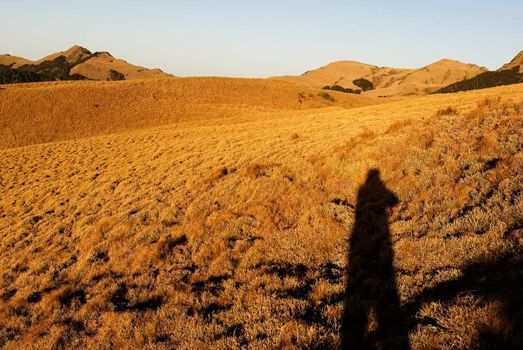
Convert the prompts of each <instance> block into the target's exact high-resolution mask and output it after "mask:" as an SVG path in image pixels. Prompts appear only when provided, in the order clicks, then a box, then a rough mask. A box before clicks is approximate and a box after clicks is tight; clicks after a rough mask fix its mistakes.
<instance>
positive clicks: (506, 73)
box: [436, 51, 523, 93]
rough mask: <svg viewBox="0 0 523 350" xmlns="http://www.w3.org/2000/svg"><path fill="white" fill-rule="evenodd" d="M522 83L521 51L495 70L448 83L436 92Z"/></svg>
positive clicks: (522, 61) (522, 62) (522, 56)
mask: <svg viewBox="0 0 523 350" xmlns="http://www.w3.org/2000/svg"><path fill="white" fill-rule="evenodd" d="M518 83H523V51H521V52H520V53H519V54H517V55H516V57H514V58H513V59H512V61H510V62H509V63H506V64H504V65H503V66H502V67H501V68H499V69H498V70H496V71H487V72H483V73H481V74H479V75H477V76H475V77H472V78H470V79H464V80H462V81H459V82H456V83H454V84H450V85H449V86H446V87H444V88H442V89H439V90H438V91H436V93H452V92H458V91H468V90H478V89H486V88H490V87H495V86H502V85H511V84H518Z"/></svg>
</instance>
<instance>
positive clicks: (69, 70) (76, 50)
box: [0, 45, 172, 84]
mask: <svg viewBox="0 0 523 350" xmlns="http://www.w3.org/2000/svg"><path fill="white" fill-rule="evenodd" d="M167 77H172V75H170V74H167V73H165V72H163V71H162V70H160V69H148V68H145V67H142V66H136V65H133V64H130V63H128V62H126V61H124V60H122V59H118V58H115V57H113V56H112V55H111V54H110V53H109V52H107V51H100V52H94V53H93V52H91V51H90V50H88V49H86V48H84V47H82V46H79V45H74V46H72V47H71V48H69V49H67V50H65V51H59V52H55V53H52V54H50V55H48V56H45V57H43V58H41V59H39V60H36V61H31V60H28V59H25V58H23V57H18V56H12V55H9V54H4V55H0V83H3V84H9V83H26V82H38V81H53V80H129V79H148V78H167Z"/></svg>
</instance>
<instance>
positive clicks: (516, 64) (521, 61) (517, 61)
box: [498, 51, 523, 74]
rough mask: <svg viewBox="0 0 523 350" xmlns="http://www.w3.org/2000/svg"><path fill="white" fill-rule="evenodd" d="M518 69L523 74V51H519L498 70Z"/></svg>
mask: <svg viewBox="0 0 523 350" xmlns="http://www.w3.org/2000/svg"><path fill="white" fill-rule="evenodd" d="M514 69H515V70H517V71H518V72H519V73H522V74H523V51H521V52H520V53H518V54H517V55H516V57H514V58H513V59H512V60H511V61H510V62H509V63H506V64H504V65H503V66H501V68H499V69H498V71H503V70H514Z"/></svg>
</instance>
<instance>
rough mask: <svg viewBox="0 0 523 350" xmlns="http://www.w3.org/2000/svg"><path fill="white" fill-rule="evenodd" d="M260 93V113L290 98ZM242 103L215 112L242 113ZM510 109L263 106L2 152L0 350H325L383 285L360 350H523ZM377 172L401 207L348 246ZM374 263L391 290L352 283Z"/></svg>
mask: <svg viewBox="0 0 523 350" xmlns="http://www.w3.org/2000/svg"><path fill="white" fill-rule="evenodd" d="M181 82H182V84H186V86H185V87H187V88H188V87H190V86H191V85H192V84H196V82H195V81H193V80H181ZM205 82H206V83H209V80H205ZM234 82H236V81H233V83H234ZM226 83H227V84H230V82H226V81H223V80H218V81H216V82H215V84H211V86H213V91H216V94H218V93H219V92H220V91H221V90H222V89H221V88H222V84H226ZM94 84H95V83H93V82H89V83H74V85H75V89H70V90H69V93H70V94H71V95H70V96H69V95H65V94H64V95H63V97H67V99H66V100H67V101H69V102H68V103H69V108H71V109H73V110H76V111H80V110H81V108H87V107H86V105H84V103H85V102H83V94H77V92H76V89H78V90H79V92H88V93H92V92H90V90H89V89H90V85H92V86H99V87H100V89H101V90H102V91H103V92H104V93H108V91H107V90H105V89H104V88H103V86H104V85H107V86H112V87H113V88H114V87H115V86H116V85H114V84H116V83H111V84H109V83H96V84H98V85H94ZM119 84H121V86H132V87H133V88H136V87H137V86H136V85H135V84H131V83H129V82H123V83H119ZM242 84H243V86H245V82H242ZM252 84H254V85H255V86H256V87H260V85H259V84H258V83H256V82H254V81H253V82H252ZM65 85H68V84H63V83H60V84H57V85H55V84H49V87H47V86H44V85H43V86H41V87H38V86H37V87H36V88H35V87H28V88H25V87H23V88H22V87H19V88H17V89H18V90H19V91H11V92H10V93H20V91H21V90H23V89H26V90H27V93H30V94H34V96H37V94H38V93H41V92H39V91H38V88H39V89H41V90H42V91H43V92H44V93H42V95H44V96H46V97H48V96H49V95H45V94H46V93H47V92H46V91H47V89H50V90H51V91H53V90H52V89H53V88H54V89H62V88H63V87H64V86H65ZM76 85H77V86H76ZM271 85H272V83H270V82H267V85H265V86H267V87H270V86H271ZM118 86H120V85H118ZM201 86H202V85H197V87H198V88H201ZM185 87H184V89H180V90H175V91H174V92H173V91H171V90H166V91H165V92H166V94H170V95H174V96H177V97H178V96H180V98H184V97H183V96H184V95H183V93H182V92H181V91H182V90H185ZM262 87H263V85H262ZM250 89H254V87H250V88H249V90H250ZM289 89H290V88H289ZM7 90H10V88H8V89H6V90H5V91H0V96H1V94H4V93H6V92H7V93H9V91H7ZM115 90H116V91H117V92H118V93H117V94H115V95H114V96H113V98H114V97H115V96H117V95H118V94H122V95H126V94H127V93H129V92H130V90H118V89H115ZM249 90H248V91H249ZM266 90H267V91H269V92H268V94H269V95H262V94H260V95H256V96H259V99H260V100H262V99H265V101H266V102H265V103H266V104H267V105H271V106H278V105H280V103H281V104H282V105H283V104H287V103H288V102H286V101H285V100H284V101H278V100H277V99H275V100H271V98H270V96H273V95H271V93H270V91H272V90H271V89H266ZM227 91H229V90H227ZM237 91H238V90H234V89H232V90H230V92H229V94H228V95H227V97H226V98H225V99H224V100H223V101H224V102H226V103H230V102H234V103H243V102H245V101H246V100H245V97H243V96H245V93H244V92H243V91H242V92H241V93H240V92H237ZM293 94H294V92H293ZM522 95H523V85H514V86H509V87H501V88H495V89H490V90H482V91H477V92H469V93H462V94H454V95H431V96H426V97H420V98H412V99H406V100H403V101H397V102H393V103H388V104H381V105H375V106H367V107H361V108H353V109H341V108H327V109H325V108H324V109H307V110H295V111H290V110H286V109H281V110H274V109H273V110H272V111H271V112H270V113H267V114H264V113H261V114H254V113H253V114H249V113H248V114H247V115H246V116H245V117H244V118H242V117H240V116H238V117H237V118H231V119H229V120H228V121H227V122H224V121H225V119H219V118H218V119H212V118H209V119H206V120H204V121H201V120H200V121H198V120H196V121H190V119H189V120H188V121H187V120H186V119H183V120H184V122H181V123H174V124H169V125H164V126H161V127H154V128H147V129H140V130H127V131H125V132H119V133H114V134H111V135H101V136H96V137H90V138H83V139H75V140H69V141H63V142H56V143H47V144H39V145H30V146H27V147H21V148H13V149H5V150H0V164H1V166H0V186H1V189H2V196H1V197H0V314H1V315H2V317H1V318H0V347H4V348H5V349H20V348H28V347H34V348H65V349H77V348H89V349H102V348H128V349H143V348H151V349H170V348H177V349H195V348H202V349H246V348H247V349H267V348H287V349H293V348H294V349H295V348H299V349H314V348H315V349H338V348H339V347H340V345H341V344H342V341H343V339H344V333H343V329H344V328H343V327H344V326H343V325H345V324H346V323H347V319H348V317H347V310H352V309H353V308H358V307H359V308H363V309H365V308H368V307H369V306H372V305H373V304H372V300H373V298H380V293H382V292H383V291H387V290H389V289H395V290H396V292H397V300H396V302H395V303H392V302H387V303H383V304H378V305H377V306H376V304H374V310H375V312H369V313H368V321H369V326H368V331H367V332H365V339H366V341H367V342H368V343H369V346H370V345H375V344H380V345H381V346H382V348H390V349H394V348H397V345H398V344H399V342H400V341H401V339H400V338H401V337H402V336H403V335H405V334H406V335H408V338H409V340H410V345H411V348H412V349H435V348H439V349H458V350H459V349H463V350H464V349H472V348H479V349H489V348H495V347H499V348H503V349H519V348H521V346H522V345H523V335H522V332H521V329H522V328H521V324H522V321H523V320H522V315H523V310H522V306H521V305H522V304H521V302H520V299H521V293H522V292H523V286H522V282H521V281H522V280H523V276H522V271H523V269H522V268H521V266H522V263H523V260H522V254H523V231H522V228H523V217H522V215H521V213H522V212H523V153H522V149H521V144H522V136H521V132H520V130H521V129H522V128H523V101H521V96H522ZM88 96H89V95H88ZM126 96H127V98H128V100H127V102H128V103H129V104H131V105H132V107H130V108H129V109H128V111H132V110H133V108H134V107H136V106H137V105H134V104H133V101H134V99H135V98H136V96H133V95H130V96H128V95H126ZM196 96H200V95H196ZM209 96H210V97H202V101H207V99H210V98H212V97H213V96H217V95H212V94H209ZM73 97H74V98H73ZM190 97H191V98H193V99H194V98H196V97H195V95H191V96H190ZM267 97H269V99H267ZM355 97H358V96H355ZM0 98H1V97H0ZM123 101H124V100H122V102H121V103H122V104H123ZM87 103H97V102H96V101H94V100H93V101H90V100H89V99H88V102H87ZM75 104H78V106H80V107H81V108H79V107H74V105H75ZM0 105H1V104H0ZM151 106H152V105H151ZM27 108H31V106H29V107H27ZM39 111H40V112H44V111H48V112H52V111H53V107H52V105H49V106H47V105H46V108H45V109H40V110H39ZM238 112H239V111H238ZM0 115H2V114H0ZM68 118H70V119H74V118H75V114H74V113H72V114H67V115H62V117H61V119H59V121H60V122H61V121H64V122H65V123H67V120H68ZM85 120H86V121H87V120H88V119H85ZM102 120H103V116H100V117H98V119H93V120H91V122H92V123H98V122H100V121H102ZM55 122H57V121H55ZM26 127H27V125H26ZM33 128H34V129H36V128H38V126H37V125H36V126H33ZM80 136H82V135H80ZM376 169H379V173H378V175H375V176H379V177H378V180H380V179H381V180H380V181H382V182H383V184H382V185H381V186H382V187H384V186H386V188H388V190H387V191H389V192H390V193H394V194H393V195H394V196H395V197H397V202H398V203H397V204H396V205H395V206H394V207H393V208H389V210H388V211H387V214H386V219H385V222H384V223H383V225H384V226H386V228H387V232H388V233H387V234H388V235H389V236H390V237H388V245H387V247H388V248H387V247H383V249H373V248H375V247H377V248H380V246H379V245H378V246H376V245H375V242H376V241H377V240H376V239H375V237H374V236H373V237H372V238H371V237H369V238H368V239H366V238H365V237H363V240H362V241H359V243H354V241H355V240H356V238H355V237H354V234H353V232H357V230H356V229H355V227H358V225H360V226H361V225H362V224H363V225H365V217H366V218H367V219H368V220H370V221H371V222H375V221H376V220H374V219H375V217H374V216H373V215H374V214H372V213H374V210H376V209H375V208H377V207H378V206H380V205H381V201H382V200H381V199H380V198H377V199H376V200H374V201H371V202H366V201H365V198H363V197H364V195H365V191H364V190H362V188H364V186H365V184H366V185H367V186H368V185H369V174H377V171H376ZM374 193H376V191H374ZM378 193H379V192H378ZM373 196H374V197H373V198H376V197H375V195H373ZM362 213H363V214H362ZM362 215H364V216H363V217H362ZM383 216H384V215H382V216H380V217H381V219H383ZM362 220H363V222H362ZM380 222H381V221H380ZM369 232H371V231H369ZM369 234H370V233H369ZM349 243H350V245H349ZM353 244H357V245H358V246H359V247H360V248H361V249H362V250H365V249H367V250H368V249H371V250H372V251H373V254H372V256H369V257H368V258H369V259H361V258H358V254H357V250H356V251H354V250H351V247H352V245H353ZM383 261H388V263H389V264H391V265H388V266H386V268H387V269H390V270H391V271H393V273H394V276H395V277H394V278H393V279H392V280H384V279H382V278H380V276H382V273H381V272H380V271H379V270H380V269H379V268H376V271H374V272H373V271H372V269H371V270H370V271H369V270H365V269H363V270H361V271H362V273H358V266H361V267H362V268H365V267H368V266H369V265H370V266H378V267H379V266H383V264H382V263H383ZM369 262H370V263H369ZM363 272H365V273H363ZM358 281H360V282H358ZM348 285H350V286H356V287H357V288H356V290H357V293H360V295H362V296H363V298H362V299H358V298H356V299H355V298H354V294H351V290H350V289H349V290H347V289H346V286H348ZM398 314H401V315H402V318H403V320H404V321H403V322H402V323H398V322H393V321H394V320H395V319H397V317H396V316H397V315H398ZM387 323H388V324H387ZM378 326H379V327H383V328H386V329H387V332H380V329H381V328H379V327H378Z"/></svg>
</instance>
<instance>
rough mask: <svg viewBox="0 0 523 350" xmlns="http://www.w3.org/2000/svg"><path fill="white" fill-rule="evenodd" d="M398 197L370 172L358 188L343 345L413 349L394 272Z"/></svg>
mask: <svg viewBox="0 0 523 350" xmlns="http://www.w3.org/2000/svg"><path fill="white" fill-rule="evenodd" d="M398 202H399V200H398V197H397V196H396V195H395V194H394V193H393V192H392V191H390V190H389V189H388V188H387V187H386V186H385V184H384V183H383V182H382V181H381V178H380V172H379V170H378V169H371V170H370V171H369V172H368V173H367V179H366V181H365V183H364V184H363V185H362V186H361V187H360V189H359V191H358V202H357V205H356V217H355V223H354V227H353V230H352V234H351V235H350V238H349V251H348V262H349V263H348V268H347V285H346V291H345V312H344V315H343V321H342V322H343V323H342V329H341V332H342V333H341V337H342V339H341V340H342V342H341V343H342V349H372V348H385V349H409V348H410V345H409V341H408V337H407V331H408V329H407V322H406V320H405V317H404V316H403V313H402V312H401V311H402V310H401V308H400V298H399V294H398V290H397V285H396V278H395V275H394V267H393V257H394V253H393V250H392V242H391V238H390V230H389V222H388V217H389V213H390V210H391V208H392V207H393V206H395V205H396V204H398Z"/></svg>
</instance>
